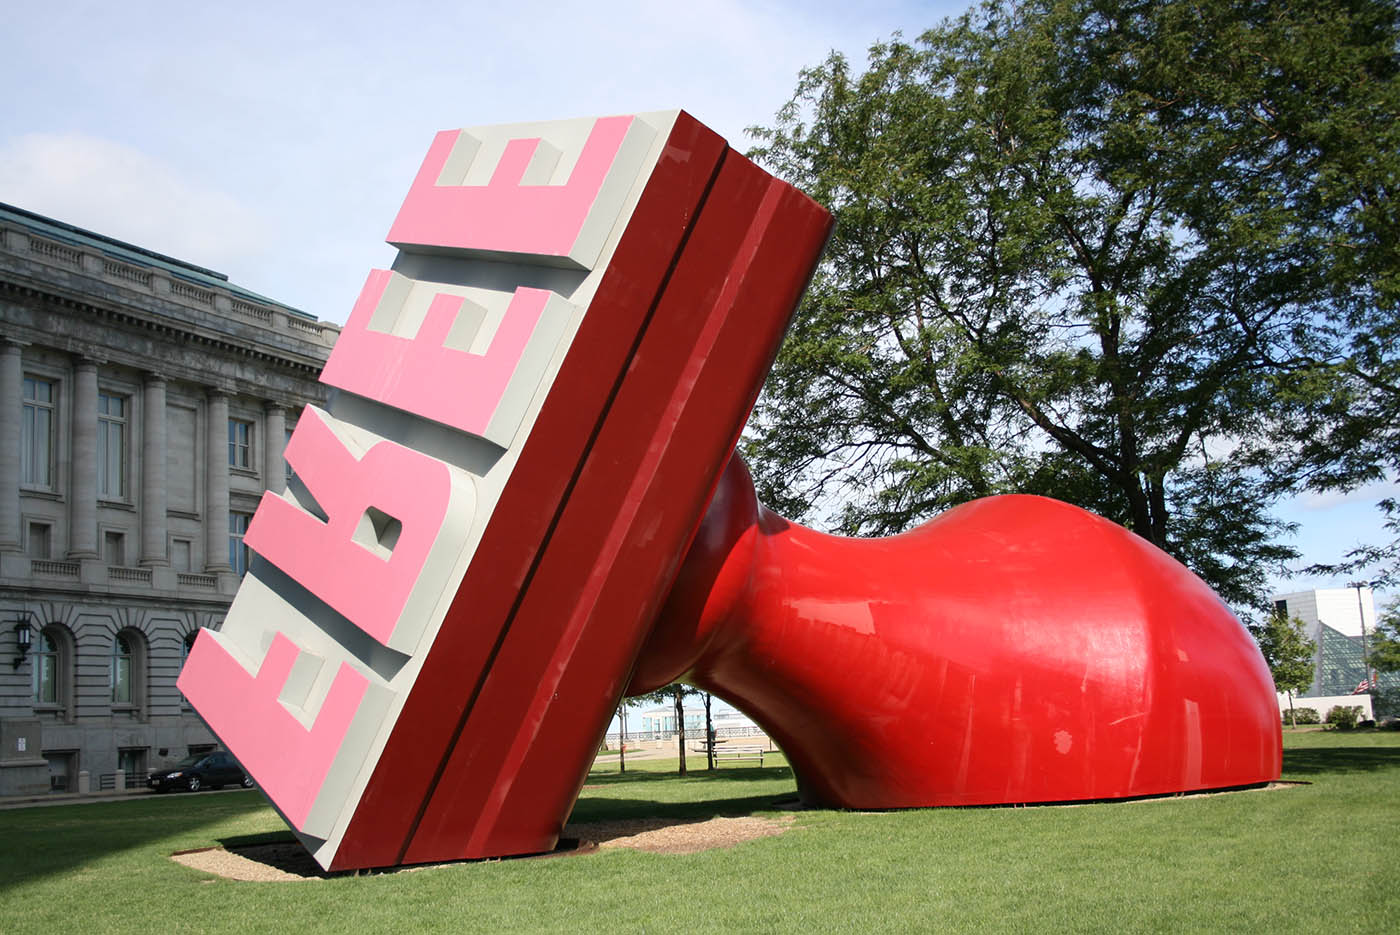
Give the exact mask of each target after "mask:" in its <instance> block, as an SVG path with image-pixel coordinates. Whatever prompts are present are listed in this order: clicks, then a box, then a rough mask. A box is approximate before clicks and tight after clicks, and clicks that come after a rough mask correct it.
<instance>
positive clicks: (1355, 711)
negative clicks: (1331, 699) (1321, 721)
mask: <svg viewBox="0 0 1400 935" xmlns="http://www.w3.org/2000/svg"><path fill="white" fill-rule="evenodd" d="M1360 719H1361V706H1360V705H1341V704H1339V705H1337V706H1336V707H1335V708H1333V709H1332V710H1331V711H1328V712H1327V723H1328V724H1329V725H1331V726H1332V727H1334V728H1336V729H1337V730H1351V729H1352V728H1353V727H1355V726H1356V722H1357V721H1359V720H1360Z"/></svg>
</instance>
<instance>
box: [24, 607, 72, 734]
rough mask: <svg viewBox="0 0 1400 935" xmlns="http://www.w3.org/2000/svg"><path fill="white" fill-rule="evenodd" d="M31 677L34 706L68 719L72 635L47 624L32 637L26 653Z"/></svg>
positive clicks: (55, 625)
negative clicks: (29, 648) (31, 642)
mask: <svg viewBox="0 0 1400 935" xmlns="http://www.w3.org/2000/svg"><path fill="white" fill-rule="evenodd" d="M30 655H31V657H32V660H33V661H32V662H31V663H30V664H31V665H32V666H33V667H34V668H33V673H34V678H33V683H32V688H33V693H34V694H33V697H34V707H35V708H36V709H37V708H47V709H50V710H52V709H53V708H58V709H60V710H59V712H58V713H59V714H60V716H61V717H62V718H63V719H65V720H71V719H72V716H73V711H72V697H73V635H72V634H71V633H69V632H68V630H67V629H65V628H64V627H63V626H62V625H61V624H57V623H51V624H49V625H48V626H46V627H44V628H43V629H42V630H41V631H39V633H38V634H36V635H35V637H34V648H33V649H32V650H31V651H30Z"/></svg>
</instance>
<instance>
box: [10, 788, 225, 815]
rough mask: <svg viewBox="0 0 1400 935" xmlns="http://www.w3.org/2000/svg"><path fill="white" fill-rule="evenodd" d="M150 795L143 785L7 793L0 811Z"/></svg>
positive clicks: (205, 791)
mask: <svg viewBox="0 0 1400 935" xmlns="http://www.w3.org/2000/svg"><path fill="white" fill-rule="evenodd" d="M243 791H246V790H244V789H242V788H239V787H236V786H235V787H230V788H227V789H217V790H216V789H203V790H200V791H199V792H166V793H162V794H161V798H163V799H168V798H172V797H175V796H182V795H206V794H211V795H217V794H218V793H220V792H243ZM145 795H149V796H152V797H154V796H155V795H156V793H154V792H151V791H150V790H149V789H147V788H146V787H144V786H142V787H140V788H138V789H106V790H103V791H102V792H89V793H87V794H86V795H84V794H82V793H80V792H49V793H47V794H44V795H7V796H0V811H5V810H6V809H12V808H32V807H43V806H46V805H88V804H91V803H94V802H115V801H118V800H120V799H134V798H137V797H139V796H145Z"/></svg>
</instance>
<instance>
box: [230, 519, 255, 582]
mask: <svg viewBox="0 0 1400 935" xmlns="http://www.w3.org/2000/svg"><path fill="white" fill-rule="evenodd" d="M252 518H253V514H251V513H230V514H229V515H228V563H229V565H231V566H232V567H233V573H234V574H235V575H242V574H246V573H247V571H248V547H247V546H246V545H244V544H243V536H244V534H245V533H247V532H248V523H249V521H250V520H252Z"/></svg>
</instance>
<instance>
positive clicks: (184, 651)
mask: <svg viewBox="0 0 1400 935" xmlns="http://www.w3.org/2000/svg"><path fill="white" fill-rule="evenodd" d="M198 638H199V628H198V627H196V628H195V629H193V630H191V631H190V632H188V633H186V634H185V638H184V639H182V640H180V671H181V672H183V671H185V663H186V662H188V661H189V658H190V650H192V649H194V641H195V640H196V639H198ZM180 702H181V704H183V705H185V707H189V704H190V700H189V699H188V698H186V697H185V694H184V692H181V693H180Z"/></svg>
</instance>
